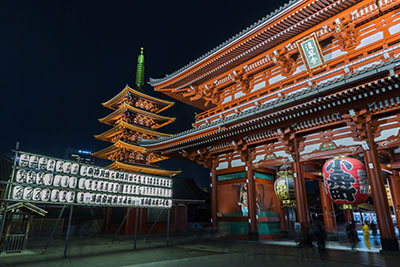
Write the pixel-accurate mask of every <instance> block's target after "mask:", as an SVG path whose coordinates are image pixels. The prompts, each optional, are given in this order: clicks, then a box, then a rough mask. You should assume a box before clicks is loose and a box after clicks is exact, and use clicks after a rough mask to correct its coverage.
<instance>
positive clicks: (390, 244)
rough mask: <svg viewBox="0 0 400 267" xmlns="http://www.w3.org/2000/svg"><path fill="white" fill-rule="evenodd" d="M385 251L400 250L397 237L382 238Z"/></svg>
mask: <svg viewBox="0 0 400 267" xmlns="http://www.w3.org/2000/svg"><path fill="white" fill-rule="evenodd" d="M381 244H382V250H383V251H394V252H397V251H399V242H398V241H397V239H389V238H381Z"/></svg>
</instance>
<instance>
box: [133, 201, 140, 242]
mask: <svg viewBox="0 0 400 267" xmlns="http://www.w3.org/2000/svg"><path fill="white" fill-rule="evenodd" d="M138 219H139V208H136V218H135V242H134V245H133V250H136V238H137V228H138Z"/></svg>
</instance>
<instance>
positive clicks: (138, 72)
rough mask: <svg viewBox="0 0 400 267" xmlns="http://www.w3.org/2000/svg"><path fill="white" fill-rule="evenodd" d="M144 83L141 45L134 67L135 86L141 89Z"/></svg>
mask: <svg viewBox="0 0 400 267" xmlns="http://www.w3.org/2000/svg"><path fill="white" fill-rule="evenodd" d="M143 85H144V55H143V47H142V48H140V55H139V56H138V60H137V68H136V88H137V89H142V86H143Z"/></svg>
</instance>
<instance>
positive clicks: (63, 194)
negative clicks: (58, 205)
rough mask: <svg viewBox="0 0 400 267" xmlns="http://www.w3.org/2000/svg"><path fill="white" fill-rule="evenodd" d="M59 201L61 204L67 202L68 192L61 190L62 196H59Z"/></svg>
mask: <svg viewBox="0 0 400 267" xmlns="http://www.w3.org/2000/svg"><path fill="white" fill-rule="evenodd" d="M58 201H59V202H67V191H65V190H60V195H59V198H58Z"/></svg>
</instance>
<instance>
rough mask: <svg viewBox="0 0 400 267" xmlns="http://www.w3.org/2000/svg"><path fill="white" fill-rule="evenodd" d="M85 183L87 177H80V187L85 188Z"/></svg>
mask: <svg viewBox="0 0 400 267" xmlns="http://www.w3.org/2000/svg"><path fill="white" fill-rule="evenodd" d="M85 184H86V179H85V178H80V179H79V181H78V188H79V189H85Z"/></svg>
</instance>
